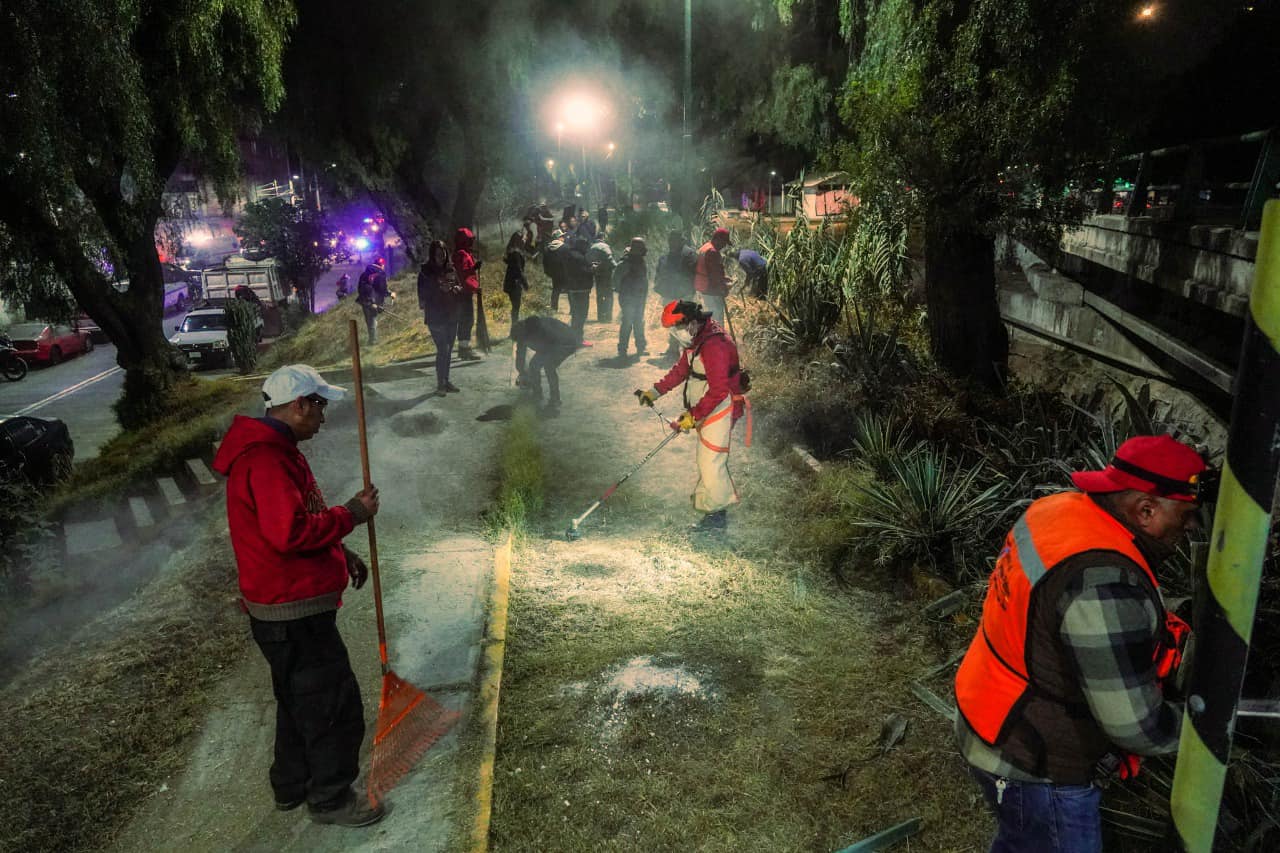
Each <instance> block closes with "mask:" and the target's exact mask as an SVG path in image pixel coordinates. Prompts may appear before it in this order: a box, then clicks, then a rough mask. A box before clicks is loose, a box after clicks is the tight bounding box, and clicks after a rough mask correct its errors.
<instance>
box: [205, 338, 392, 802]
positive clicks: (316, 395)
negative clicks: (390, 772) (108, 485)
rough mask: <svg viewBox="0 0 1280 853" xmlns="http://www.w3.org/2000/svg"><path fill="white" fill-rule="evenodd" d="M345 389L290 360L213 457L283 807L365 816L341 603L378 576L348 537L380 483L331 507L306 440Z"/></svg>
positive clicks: (356, 709)
mask: <svg viewBox="0 0 1280 853" xmlns="http://www.w3.org/2000/svg"><path fill="white" fill-rule="evenodd" d="M353 323H354V321H353ZM345 395H346V392H345V390H344V389H342V388H338V387H336V386H333V385H330V384H329V383H327V382H325V380H324V379H323V378H322V377H321V376H320V374H319V373H318V372H317V371H316V369H315V368H314V367H310V366H309V365H305V364H293V365H288V366H286V367H282V368H280V369H279V370H277V371H275V372H274V373H272V374H271V375H270V376H268V377H267V381H266V382H265V383H263V386H262V396H263V399H264V400H265V401H266V409H267V410H266V414H265V416H264V417H261V418H248V417H244V416H239V415H238V416H236V418H235V420H234V421H233V422H232V424H231V428H230V429H229V430H228V431H227V434H226V437H225V438H223V440H222V444H221V446H219V448H218V453H217V455H216V456H215V457H214V460H213V467H214V470H216V471H218V472H219V473H221V474H224V475H226V476H227V478H228V479H227V524H228V527H229V530H230V533H231V544H232V547H233V548H234V550H235V554H236V565H237V568H238V569H239V578H240V594H241V599H242V602H243V607H244V609H245V611H246V612H247V613H248V614H249V624H250V628H251V630H252V632H253V638H254V640H255V641H256V642H257V644H258V648H260V649H261V650H262V654H263V657H265V658H266V659H267V664H268V666H269V667H270V668H271V685H272V690H273V692H274V694H275V698H276V738H275V759H274V761H273V762H272V764H271V772H270V779H271V788H272V790H273V791H274V793H275V804H276V808H277V809H279V810H281V811H289V810H291V809H295V808H297V807H298V806H300V805H302V804H303V803H306V804H307V807H308V810H309V811H310V813H311V819H312V820H313V821H315V822H316V823H327V824H337V825H340V826H367V825H369V824H372V823H377V822H378V821H379V820H381V819H382V817H383V815H384V810H383V807H382V806H380V805H379V806H370V804H369V803H368V802H367V801H366V799H365V798H364V797H357V796H356V794H355V792H354V791H353V790H352V787H351V786H352V783H353V782H355V780H356V777H357V776H358V775H359V772H360V762H359V758H360V744H361V742H362V741H363V740H364V706H363V703H362V701H361V698H360V686H359V684H357V683H356V677H355V674H354V673H353V672H352V671H351V662H350V660H349V659H348V657H347V649H346V646H345V645H344V644H343V642H342V637H341V636H340V635H339V634H338V626H337V611H338V608H339V607H340V606H341V605H342V593H343V591H344V590H345V589H346V587H347V586H348V584H350V585H351V586H352V587H354V588H356V589H359V588H360V587H362V586H364V583H365V580H366V579H367V578H368V573H369V570H368V568H367V567H366V566H365V563H364V560H362V559H361V558H360V557H359V556H358V555H356V553H355V552H354V551H352V550H350V549H349V548H346V547H344V546H343V544H342V540H343V539H344V538H345V537H346V536H347V535H349V534H350V533H351V532H352V531H353V530H354V529H355V528H356V526H357V525H360V524H363V523H365V522H366V521H369V520H370V519H371V518H373V516H374V515H376V514H377V512H378V490H377V489H376V488H374V487H373V486H372V485H369V486H366V487H365V488H363V489H361V490H360V491H359V492H357V493H356V495H355V497H353V498H351V500H349V501H347V502H346V503H345V504H342V505H341V506H326V504H325V500H324V496H323V495H322V494H321V493H320V487H319V486H318V485H317V483H316V478H315V476H314V475H313V474H312V473H311V467H310V466H309V465H308V464H307V459H306V457H305V456H303V455H302V453H301V452H300V451H299V450H298V443H299V442H301V441H307V440H308V439H310V438H313V437H314V436H315V434H316V433H318V432H319V431H320V427H321V425H322V424H323V423H324V414H325V408H326V407H327V406H328V405H329V403H330V402H335V401H338V400H341V399H342V398H343V397H344V396H345Z"/></svg>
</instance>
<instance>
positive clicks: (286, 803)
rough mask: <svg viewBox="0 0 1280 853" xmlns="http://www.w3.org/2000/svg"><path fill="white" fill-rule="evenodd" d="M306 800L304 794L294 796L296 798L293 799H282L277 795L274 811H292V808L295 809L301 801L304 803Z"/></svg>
mask: <svg viewBox="0 0 1280 853" xmlns="http://www.w3.org/2000/svg"><path fill="white" fill-rule="evenodd" d="M306 801H307V798H306V796H305V795H304V796H300V797H296V798H294V799H290V800H282V799H279V798H278V797H277V798H276V811H279V812H291V811H293V810H294V809H296V808H297V807H298V806H300V805H302V804H303V803H305V802H306Z"/></svg>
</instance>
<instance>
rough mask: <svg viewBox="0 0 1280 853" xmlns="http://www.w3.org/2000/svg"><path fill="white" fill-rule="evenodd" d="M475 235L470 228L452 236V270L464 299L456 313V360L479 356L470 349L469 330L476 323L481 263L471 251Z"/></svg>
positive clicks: (459, 230)
mask: <svg viewBox="0 0 1280 853" xmlns="http://www.w3.org/2000/svg"><path fill="white" fill-rule="evenodd" d="M475 243H476V235H475V233H474V232H472V230H471V229H470V228H459V229H458V230H457V232H456V233H455V234H454V235H453V269H454V271H455V272H456V273H457V275H458V282H459V283H460V284H461V285H462V292H463V295H465V296H466V299H465V300H464V301H463V302H462V304H461V305H460V306H459V309H460V310H459V313H458V358H465V359H467V360H473V359H477V358H479V357H480V356H478V355H476V354H475V351H474V350H473V349H471V329H472V327H473V326H474V325H475V322H476V305H475V300H476V299H477V298H478V296H479V293H480V275H479V273H480V266H481V264H482V263H483V262H482V261H481V260H480V259H479V258H477V257H476V256H475V254H474V253H473V252H472V251H471V249H472V247H474V246H475Z"/></svg>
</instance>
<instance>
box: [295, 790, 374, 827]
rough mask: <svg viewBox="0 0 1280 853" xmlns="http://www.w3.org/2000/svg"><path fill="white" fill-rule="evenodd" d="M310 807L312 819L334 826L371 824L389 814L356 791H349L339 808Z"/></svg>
mask: <svg viewBox="0 0 1280 853" xmlns="http://www.w3.org/2000/svg"><path fill="white" fill-rule="evenodd" d="M309 808H310V811H311V820H313V821H314V822H316V823H327V824H332V825H334V826H370V825H372V824H375V823H377V822H378V821H380V820H382V818H383V817H385V816H386V814H387V810H386V809H385V808H383V807H382V806H381V805H377V806H371V805H369V803H368V801H367V800H363V799H360V798H359V797H357V796H356V794H355V791H348V792H347V795H346V797H345V798H344V799H343V800H342V801H341V803H340V805H338V807H337V808H333V809H320V808H317V807H316V806H310V807H309Z"/></svg>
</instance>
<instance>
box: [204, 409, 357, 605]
mask: <svg viewBox="0 0 1280 853" xmlns="http://www.w3.org/2000/svg"><path fill="white" fill-rule="evenodd" d="M213 468H214V470H215V471H217V472H218V473H220V474H224V475H226V476H227V478H228V479H227V524H228V526H229V527H230V530H231V545H232V547H233V548H234V549H235V553H236V564H237V565H238V567H239V570H240V592H241V595H242V596H243V598H244V604H245V609H246V610H247V611H248V612H249V614H250V615H252V616H254V617H256V618H258V619H265V620H268V621H282V620H285V619H299V618H302V617H303V616H310V615H312V614H314V613H323V612H325V611H328V610H333V609H335V608H337V607H339V606H341V604H342V591H343V590H344V589H346V586H347V582H348V574H347V558H346V554H345V553H344V552H343V550H342V539H343V537H345V536H346V535H347V534H348V533H350V532H351V531H352V529H354V527H355V519H354V518H353V517H352V515H351V511H350V510H348V509H347V508H346V507H344V506H334V507H326V506H325V501H324V496H323V495H322V494H321V493H320V487H319V486H318V485H317V484H316V478H315V477H314V476H313V475H312V473H311V466H310V465H308V464H307V460H306V457H304V456H303V455H302V453H301V452H300V451H299V450H298V445H297V442H296V441H294V440H293V439H292V438H291V437H290V436H287V435H285V434H284V433H283V432H281V431H279V430H277V429H276V428H275V427H273V426H271V425H269V424H267V423H266V422H264V421H261V420H257V419H255V418H246V417H244V416H241V415H237V416H236V418H235V420H234V421H232V423H231V429H229V430H227V434H226V436H225V437H224V438H223V439H222V444H221V446H220V447H219V448H218V453H217V455H216V456H215V457H214V459H213Z"/></svg>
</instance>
